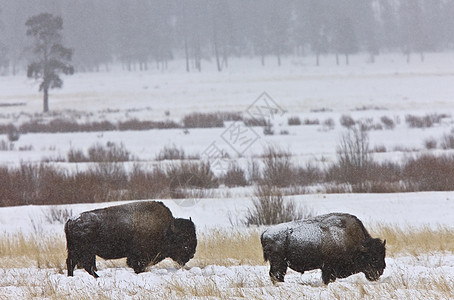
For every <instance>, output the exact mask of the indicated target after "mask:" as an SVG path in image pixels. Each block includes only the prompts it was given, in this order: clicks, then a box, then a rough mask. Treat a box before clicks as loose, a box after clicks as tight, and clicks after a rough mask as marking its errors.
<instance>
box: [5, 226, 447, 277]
mask: <svg viewBox="0 0 454 300" xmlns="http://www.w3.org/2000/svg"><path fill="white" fill-rule="evenodd" d="M367 227H370V228H371V229H370V230H369V231H370V233H371V235H372V236H373V237H380V238H381V239H386V247H387V256H389V257H395V256H398V255H413V256H418V255H422V254H426V253H436V252H451V253H453V252H454V229H452V228H449V227H443V226H440V227H438V228H429V227H404V228H401V227H397V226H395V225H388V224H375V225H373V226H367ZM261 232H262V229H259V228H247V229H241V230H236V229H227V228H226V229H213V230H209V231H207V232H201V233H198V245H197V250H196V254H195V257H194V259H193V260H191V261H189V263H188V265H189V266H191V267H195V266H197V267H205V266H207V265H223V266H237V265H265V262H264V259H263V253H262V247H261V244H260V234H261ZM65 259H66V241H65V238H64V236H63V235H52V236H46V235H42V234H36V235H25V234H23V233H16V234H4V235H1V236H0V265H1V266H2V267H3V268H13V267H14V268H17V267H39V268H56V269H58V270H59V272H61V271H62V270H63V269H65V268H66V267H65V265H64V264H65ZM106 264H107V265H109V263H107V262H106ZM120 264H121V262H120ZM114 265H117V264H115V263H114Z"/></svg>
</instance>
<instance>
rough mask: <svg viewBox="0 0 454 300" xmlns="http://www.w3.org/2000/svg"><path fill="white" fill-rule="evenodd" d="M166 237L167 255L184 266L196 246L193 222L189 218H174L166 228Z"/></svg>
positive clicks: (191, 256)
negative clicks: (167, 242)
mask: <svg viewBox="0 0 454 300" xmlns="http://www.w3.org/2000/svg"><path fill="white" fill-rule="evenodd" d="M167 237H168V241H169V244H168V250H167V251H168V254H169V257H170V258H171V259H173V260H174V261H176V262H177V263H178V264H179V265H181V266H184V265H185V264H186V263H187V262H188V261H189V260H190V259H191V258H193V257H194V254H195V248H196V247H197V237H196V233H195V226H194V223H193V222H192V220H191V219H189V220H188V219H175V221H174V222H173V224H172V225H170V227H169V229H168V232H167Z"/></svg>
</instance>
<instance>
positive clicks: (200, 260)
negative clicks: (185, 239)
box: [189, 229, 265, 267]
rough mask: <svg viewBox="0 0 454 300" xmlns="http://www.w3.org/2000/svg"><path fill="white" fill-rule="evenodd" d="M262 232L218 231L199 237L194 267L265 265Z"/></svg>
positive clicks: (255, 230) (252, 230)
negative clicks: (261, 241)
mask: <svg viewBox="0 0 454 300" xmlns="http://www.w3.org/2000/svg"><path fill="white" fill-rule="evenodd" d="M260 233H261V232H260V231H259V230H257V229H247V230H242V231H236V230H230V229H229V230H227V229H216V230H211V231H209V232H208V233H202V234H199V235H198V245H197V251H196V254H195V257H194V261H193V262H190V263H189V264H190V265H191V266H192V265H194V266H199V267H204V266H207V265H223V266H235V265H263V264H265V262H264V260H263V252H262V246H261V244H260Z"/></svg>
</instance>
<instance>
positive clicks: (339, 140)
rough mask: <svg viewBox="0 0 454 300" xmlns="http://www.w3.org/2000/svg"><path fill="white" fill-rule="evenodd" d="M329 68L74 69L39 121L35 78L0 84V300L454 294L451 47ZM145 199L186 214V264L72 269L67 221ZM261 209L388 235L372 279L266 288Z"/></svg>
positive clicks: (291, 277)
mask: <svg viewBox="0 0 454 300" xmlns="http://www.w3.org/2000/svg"><path fill="white" fill-rule="evenodd" d="M333 60H334V57H331V56H326V57H322V63H321V66H319V67H316V66H314V64H313V58H312V57H305V58H302V57H294V58H286V59H284V60H283V63H282V66H281V67H277V66H271V65H268V66H266V67H262V66H260V62H259V61H258V59H257V60H252V59H244V58H243V59H237V60H232V62H231V64H230V66H229V69H228V70H225V71H224V72H221V73H218V72H217V71H215V68H214V66H211V67H212V68H210V67H208V66H210V65H209V64H208V63H207V67H206V68H205V70H204V71H203V72H201V73H191V74H188V73H186V72H185V71H184V70H183V69H180V68H179V67H177V66H183V64H182V63H178V64H177V63H175V64H172V63H170V65H169V69H168V70H166V71H160V70H149V71H144V72H125V71H120V70H115V68H114V69H113V70H112V71H111V72H97V73H77V74H75V75H73V76H70V77H64V78H63V80H64V87H63V88H62V89H60V90H52V91H51V94H50V112H49V113H46V114H43V113H42V112H41V111H42V95H41V94H40V93H39V92H38V84H37V83H36V82H34V81H32V80H30V79H26V76H25V75H24V74H22V75H21V76H19V75H18V76H7V77H0V299H65V298H67V299H160V298H166V299H194V298H199V299H206V298H221V299H231V298H246V299H252V298H254V299H294V298H297V299H452V298H454V287H453V285H452V282H454V155H453V154H454V152H453V151H454V89H453V88H452V87H454V72H453V71H452V70H454V53H436V54H428V55H427V56H426V58H425V61H424V62H420V61H418V60H412V62H411V63H410V64H407V62H406V59H405V57H404V56H402V55H400V54H383V55H380V56H378V57H377V59H376V62H375V63H374V64H372V63H370V62H369V61H368V58H367V55H355V56H353V57H351V61H350V65H349V66H344V65H341V66H336V65H335V64H334V61H333ZM355 145H360V146H361V147H360V148H359V149H360V150H361V151H360V152H359V153H360V155H359V156H358V152H355V151H353V152H351V151H350V150H352V149H353V150H354V149H358V148H354V147H355ZM351 158H358V159H360V161H361V166H364V165H365V166H366V167H361V168H356V169H353V171H352V169H351V168H349V166H350V167H351V165H349V164H348V163H349V162H351V161H352V160H351ZM145 199H151V200H157V201H163V202H164V204H165V205H166V206H168V207H169V208H170V210H171V211H172V213H173V215H174V216H175V217H183V218H189V217H191V218H192V220H193V221H194V223H195V225H196V228H197V237H198V246H197V251H196V255H195V257H194V258H193V259H192V260H190V261H189V263H188V264H187V266H186V268H183V269H180V268H178V267H177V266H176V264H174V263H173V261H171V260H170V259H166V260H164V261H163V262H161V263H159V264H157V265H154V266H150V267H148V269H147V272H144V273H141V274H139V275H137V274H135V273H134V271H133V270H132V269H131V268H128V267H127V265H126V261H125V260H124V259H122V260H113V261H104V260H102V259H100V258H98V260H97V266H98V274H99V275H100V278H98V279H94V278H92V277H91V276H90V275H89V274H88V273H87V272H85V271H84V270H83V269H76V271H75V273H74V277H67V276H66V264H65V259H66V244H65V236H64V232H63V226H64V223H65V221H66V220H67V219H68V218H70V217H74V216H77V215H78V214H79V213H81V212H83V211H86V210H90V209H95V208H100V207H106V206H111V205H115V204H118V203H124V202H129V201H140V200H145ZM263 199H265V200H266V199H270V200H272V201H277V202H273V203H278V204H276V205H281V206H279V207H278V208H282V209H286V210H285V211H287V212H288V214H289V216H287V217H290V218H292V217H294V216H299V217H306V216H314V215H318V214H324V213H329V212H345V213H351V214H354V215H356V216H357V217H358V218H359V219H360V220H362V221H363V222H364V225H365V226H366V228H367V229H368V230H369V232H370V233H371V235H372V236H373V237H380V238H381V239H386V240H387V244H386V246H387V256H386V265H387V267H386V269H385V272H384V274H383V275H382V276H381V278H380V279H379V280H378V281H376V282H369V281H367V279H366V278H365V276H364V275H363V274H362V273H361V274H356V275H352V276H350V277H348V278H345V279H338V280H337V281H336V282H334V283H330V284H329V285H328V286H325V285H324V284H323V282H322V280H321V272H320V271H319V270H314V271H309V272H305V273H304V274H300V273H297V272H295V271H292V270H289V271H288V274H287V276H286V278H285V282H284V283H279V284H276V285H274V284H273V283H272V282H271V280H270V278H269V275H268V271H269V265H268V263H266V262H265V261H264V259H263V253H262V249H261V245H260V234H261V232H263V230H264V229H265V228H266V227H267V226H266V225H263V224H259V225H257V224H256V223H257V222H255V220H257V218H255V217H257V216H258V215H260V214H261V213H262V214H263V213H264V212H263V211H260V208H261V207H260V203H262V202H260V201H263ZM280 200H282V201H281V202H279V201H280Z"/></svg>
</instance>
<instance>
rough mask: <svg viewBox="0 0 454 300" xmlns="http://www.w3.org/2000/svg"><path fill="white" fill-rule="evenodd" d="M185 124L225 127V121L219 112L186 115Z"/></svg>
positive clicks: (197, 126)
mask: <svg viewBox="0 0 454 300" xmlns="http://www.w3.org/2000/svg"><path fill="white" fill-rule="evenodd" d="M183 125H184V127H185V128H212V127H224V121H223V119H222V118H221V116H220V115H219V113H210V114H205V113H192V114H189V115H186V116H184V118H183Z"/></svg>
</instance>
